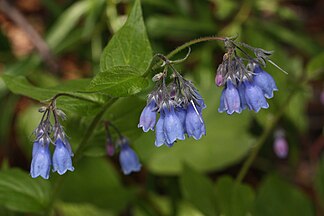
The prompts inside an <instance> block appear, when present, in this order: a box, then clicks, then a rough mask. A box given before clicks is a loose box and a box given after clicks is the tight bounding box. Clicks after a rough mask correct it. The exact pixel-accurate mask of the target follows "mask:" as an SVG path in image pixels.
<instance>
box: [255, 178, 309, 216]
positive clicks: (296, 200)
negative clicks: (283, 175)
mask: <svg viewBox="0 0 324 216" xmlns="http://www.w3.org/2000/svg"><path fill="white" fill-rule="evenodd" d="M253 215H262V216H272V215H276V216H286V215H294V216H299V215H300V216H311V215H314V209H313V206H312V204H311V202H310V200H309V199H308V198H307V197H306V195H305V194H304V193H302V192H301V191H300V190H298V189H297V188H296V187H294V186H292V185H290V184H289V183H287V182H285V181H283V180H282V179H280V178H279V177H278V176H275V175H270V176H268V177H267V178H266V179H265V181H264V182H263V183H262V185H261V187H260V189H259V191H258V195H257V197H256V203H255V214H253Z"/></svg>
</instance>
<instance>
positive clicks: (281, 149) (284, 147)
mask: <svg viewBox="0 0 324 216" xmlns="http://www.w3.org/2000/svg"><path fill="white" fill-rule="evenodd" d="M273 150H274V152H275V154H276V155H277V157H279V158H281V159H283V158H286V157H287V155H288V151H289V147H288V143H287V140H286V138H285V135H284V132H283V131H282V130H278V131H276V133H275V141H274V144H273Z"/></svg>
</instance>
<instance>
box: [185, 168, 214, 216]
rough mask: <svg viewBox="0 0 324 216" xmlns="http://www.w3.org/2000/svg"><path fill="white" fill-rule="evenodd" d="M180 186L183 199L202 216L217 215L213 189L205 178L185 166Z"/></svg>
mask: <svg viewBox="0 0 324 216" xmlns="http://www.w3.org/2000/svg"><path fill="white" fill-rule="evenodd" d="M180 185H181V189H182V193H183V195H184V197H185V198H186V199H188V200H189V201H190V202H191V203H192V204H193V205H194V206H195V207H196V208H197V209H199V210H200V211H201V212H202V213H203V214H204V215H207V216H208V215H212V216H214V215H217V209H216V197H215V193H214V187H213V184H212V182H211V181H210V180H209V179H208V178H207V177H205V176H204V175H202V174H200V173H198V172H197V171H195V170H193V169H192V168H190V167H189V166H187V165H185V166H184V171H183V174H182V175H181V176H180Z"/></svg>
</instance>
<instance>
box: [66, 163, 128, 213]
mask: <svg viewBox="0 0 324 216" xmlns="http://www.w3.org/2000/svg"><path fill="white" fill-rule="evenodd" d="M118 169H119V167H118V168H117V170H118ZM92 177H93V178H92ZM120 182H121V180H120V179H119V177H118V175H117V173H116V170H115V168H114V167H112V166H111V165H110V163H109V162H108V161H107V160H106V159H105V158H87V157H86V158H83V159H82V160H80V162H79V163H78V164H76V167H75V171H74V172H73V173H70V174H69V175H67V176H66V178H65V180H64V184H63V186H62V189H61V193H60V197H61V199H62V200H63V201H64V202H70V203H89V204H92V205H95V206H97V207H98V208H101V209H106V210H109V211H113V212H114V213H116V212H119V211H121V210H122V209H125V207H126V205H127V203H128V202H129V201H130V200H131V199H132V196H133V191H132V190H130V189H129V188H124V187H123V186H122V185H121V183H120Z"/></svg>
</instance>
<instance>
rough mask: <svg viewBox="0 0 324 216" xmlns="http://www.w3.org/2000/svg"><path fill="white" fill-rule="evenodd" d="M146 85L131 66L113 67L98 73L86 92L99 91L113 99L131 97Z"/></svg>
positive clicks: (144, 80) (139, 74)
mask: <svg viewBox="0 0 324 216" xmlns="http://www.w3.org/2000/svg"><path fill="white" fill-rule="evenodd" d="M147 85H148V81H147V80H146V79H145V78H143V77H142V76H141V73H140V72H139V71H138V70H137V69H136V68H134V67H131V66H114V67H110V68H107V70H106V71H103V72H100V73H98V74H97V75H96V76H95V77H94V79H93V80H92V81H91V83H90V85H89V87H88V90H89V91H100V92H103V93H105V94H109V95H111V96H114V97H122V96H127V95H133V94H136V93H138V92H140V91H141V90H142V89H144V88H145V87H146V86H147Z"/></svg>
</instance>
